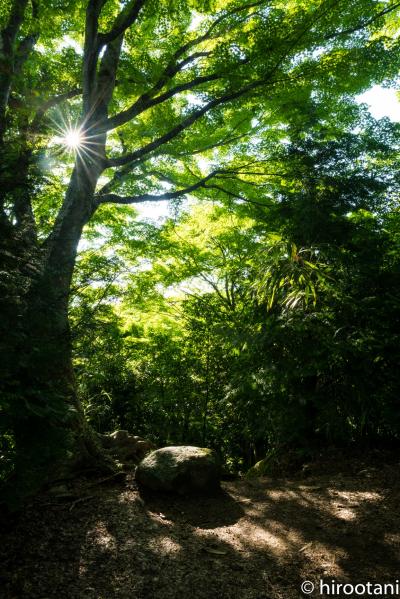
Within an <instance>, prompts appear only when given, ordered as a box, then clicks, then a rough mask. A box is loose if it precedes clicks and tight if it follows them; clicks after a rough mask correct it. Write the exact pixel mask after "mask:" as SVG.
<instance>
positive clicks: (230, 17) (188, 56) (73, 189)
mask: <svg viewBox="0 0 400 599" xmlns="http://www.w3.org/2000/svg"><path fill="white" fill-rule="evenodd" d="M399 6H400V3H398V2H391V3H389V4H388V3H386V2H372V3H371V2H370V1H366V0H358V1H355V2H353V3H352V4H351V6H349V3H348V2H347V1H345V0H323V1H322V2H317V1H316V0H314V1H311V2H307V3H305V2H302V1H290V2H287V1H285V2H283V1H282V2H277V3H275V4H274V5H273V6H271V5H270V2H268V1H266V0H255V1H254V2H235V1H233V2H231V3H229V4H226V3H225V2H218V1H216V2H215V3H210V2H206V1H204V2H202V1H193V0H181V1H180V2H177V3H175V2H174V3H173V4H172V5H171V3H170V2H167V1H165V2H154V1H152V0H128V1H127V2H124V3H122V4H121V3H120V2H117V1H116V0H89V1H88V2H87V3H85V5H84V6H83V5H82V4H81V2H79V1H77V0H69V1H68V2H66V3H63V10H62V11H60V6H59V3H58V2H56V1H54V2H53V1H48V2H40V0H31V2H28V0H23V1H20V0H14V1H10V2H8V3H7V4H6V5H5V6H4V7H3V8H2V13H1V28H2V29H1V40H2V46H1V55H0V63H1V76H0V157H1V163H2V171H1V173H0V190H1V192H0V226H1V234H2V235H1V238H2V247H1V257H2V262H3V264H2V271H3V272H5V273H6V274H5V279H4V281H3V283H2V285H3V289H4V291H5V299H4V302H3V306H2V309H3V310H4V314H5V315H6V318H5V319H4V320H3V325H2V327H3V330H2V331H1V332H2V333H4V335H3V347H2V350H3V351H2V353H3V355H4V360H3V362H2V364H3V365H2V373H1V374H2V392H3V397H4V405H5V412H6V415H8V425H7V426H8V427H9V428H8V430H9V431H11V432H10V434H11V435H12V436H13V437H14V442H15V447H16V451H17V456H19V458H20V459H21V460H22V461H21V464H20V465H19V466H18V468H17V469H19V470H24V468H25V470H26V458H24V457H23V456H25V455H26V454H27V453H30V454H31V453H32V444H34V445H35V447H36V445H38V446H40V447H42V449H43V448H46V447H47V446H48V438H49V436H50V432H51V431H52V432H54V433H55V436H56V437H57V435H58V436H61V437H62V436H63V434H64V433H65V435H66V434H67V432H70V431H72V430H73V431H74V438H75V442H74V445H73V446H71V451H72V453H73V454H77V453H79V454H80V455H81V456H85V455H86V457H87V458H88V457H90V456H92V457H93V458H94V459H95V460H98V459H99V453H98V450H97V446H96V443H95V442H94V440H93V438H92V436H91V435H90V432H89V431H88V430H87V428H86V427H85V423H84V419H83V416H82V412H81V409H80V405H79V401H78V399H77V395H76V391H75V383H74V375H73V372H72V368H71V344H70V334H69V325H68V300H69V295H70V287H71V280H72V275H73V270H74V265H75V261H76V256H77V248H78V244H79V241H80V239H81V236H82V231H83V229H84V227H85V225H87V223H88V222H89V221H90V220H91V219H94V218H99V214H100V215H101V213H102V211H103V210H106V205H107V204H121V205H128V204H134V203H140V202H144V201H147V200H157V201H159V200H174V199H178V198H181V197H184V196H185V195H186V194H188V193H191V194H197V195H198V196H199V197H205V196H207V195H209V194H210V193H211V194H212V193H222V194H225V196H226V197H227V198H230V200H231V201H243V199H244V197H245V194H243V193H240V194H238V195H237V194H233V193H232V192H230V191H229V189H228V190H227V189H226V188H225V186H224V182H225V181H226V180H227V179H231V178H235V177H238V178H239V180H240V172H241V167H243V166H244V165H245V164H246V165H247V164H248V158H246V161H244V162H243V160H242V159H241V156H243V154H244V150H246V152H247V154H248V155H250V157H251V163H252V164H253V165H257V164H258V161H257V157H256V154H257V147H256V146H257V144H256V143H254V140H253V136H254V135H255V133H256V132H257V129H258V127H260V126H261V125H262V126H263V127H266V126H268V127H270V128H271V130H272V132H273V134H272V137H274V136H275V139H279V138H282V137H283V136H284V132H283V131H281V130H280V129H279V116H278V117H277V116H276V115H277V114H278V115H279V113H280V112H282V113H284V111H285V107H286V106H287V105H288V103H289V104H293V101H294V99H296V98H297V99H300V98H302V97H307V96H309V95H310V94H311V93H312V91H313V90H315V89H319V88H321V89H322V88H324V86H329V88H330V89H332V88H334V87H336V93H337V94H340V93H343V92H346V93H353V92H355V91H358V90H359V89H362V88H364V87H366V86H368V85H369V83H370V82H371V81H372V80H376V79H378V78H380V79H382V78H385V77H386V78H390V77H391V76H393V75H394V74H395V73H396V69H397V64H396V61H395V57H396V56H397V49H398V48H397V46H398V41H397V40H396V38H395V37H394V38H393V39H391V38H390V37H389V36H388V35H387V32H386V30H385V22H386V19H387V18H390V17H392V16H393V14H394V13H395V12H396V11H398V9H399ZM71 40H72V43H73V44H72V47H71ZM377 65H378V67H377ZM377 68H379V73H378V70H377ZM349 69H350V70H351V71H352V73H353V77H352V78H349V77H347V73H348V71H349ZM60 107H64V108H63V110H64V111H66V113H67V114H68V119H70V120H71V123H72V124H70V125H62V126H61V129H62V131H61V144H60V145H59V146H58V150H56V151H53V158H52V161H53V162H52V168H53V169H54V170H57V169H58V172H59V177H58V179H57V177H56V176H54V173H49V172H47V173H46V170H45V168H44V165H45V163H46V160H48V156H47V157H46V152H45V149H46V147H47V146H50V148H51V147H52V146H53V145H54V143H55V137H56V135H55V133H56V132H55V129H54V120H56V121H57V120H59V119H60V117H59V114H60V113H57V109H58V108H60ZM67 107H68V108H67ZM59 137H60V133H59ZM252 140H253V142H252ZM252 143H253V146H252ZM65 146H68V147H69V149H70V150H71V151H70V152H69V153H67V152H64V153H63V152H62V148H65ZM50 154H51V152H50ZM199 156H200V157H201V156H203V157H207V158H208V159H209V160H210V161H212V163H213V164H212V166H210V167H209V168H208V169H206V171H204V169H203V171H202V168H201V162H199V160H198V157H199ZM72 158H73V161H72ZM72 162H73V164H72ZM262 168H263V167H262ZM43 218H44V221H43ZM128 218H129V217H128ZM15 264H16V265H17V268H16V269H15V272H11V271H12V270H13V266H14V265H15ZM5 328H6V329H7V331H8V332H7V334H6V333H5V330H4V329H5ZM9 331H10V332H9ZM38 431H41V432H40V433H39V434H38ZM56 433H57V434H56ZM38 436H39V437H41V439H39V440H38ZM77 442H78V443H77ZM77 448H78V449H77ZM39 453H40V452H39ZM50 453H51V452H50ZM44 454H45V458H43V460H42V461H43V464H48V462H49V461H51V459H52V456H51V455H48V454H49V452H48V451H44ZM17 462H18V460H17Z"/></svg>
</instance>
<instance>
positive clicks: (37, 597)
mask: <svg viewBox="0 0 400 599" xmlns="http://www.w3.org/2000/svg"><path fill="white" fill-rule="evenodd" d="M381 458H382V455H380V456H378V457H377V458H376V459H375V460H374V459H371V458H368V461H367V460H357V459H352V460H350V461H346V460H342V461H340V460H339V461H337V460H335V461H332V462H329V461H328V462H321V463H319V464H314V465H311V467H310V468H307V469H306V470H305V471H304V472H302V473H298V474H295V475H293V476H291V477H290V478H268V477H266V478H262V479H256V480H245V479H238V480H235V481H230V482H224V483H223V484H222V487H223V489H222V492H221V493H220V494H217V495H215V496H213V497H197V498H194V497H192V498H188V497H173V496H160V495H146V496H144V495H143V494H140V493H139V491H138V489H137V487H136V484H135V482H134V478H133V476H132V475H127V476H126V478H124V479H123V480H120V481H118V480H116V481H115V480H114V481H111V483H112V484H111V485H110V484H108V485H107V486H105V483H103V484H93V483H92V484H91V486H86V487H84V486H83V483H82V481H81V483H80V486H79V489H78V488H77V487H76V486H75V488H69V489H67V492H66V489H65V487H59V488H56V489H53V490H52V494H50V493H47V494H46V495H42V496H41V497H39V498H37V499H36V500H35V501H34V502H32V503H31V504H30V505H29V506H28V507H27V508H26V509H25V511H24V513H23V514H22V515H21V516H20V517H19V519H18V521H17V522H16V524H15V526H13V527H9V530H8V531H6V532H5V533H4V534H3V535H2V537H3V538H2V542H1V544H0V596H1V598H2V599H3V598H4V599H56V598H57V599H214V598H215V599H291V598H299V597H306V596H307V595H306V594H303V593H302V592H301V590H300V585H301V582H302V581H305V580H308V581H311V582H313V583H315V585H316V589H315V591H314V592H313V593H311V594H310V593H309V594H308V596H312V597H320V596H323V597H325V596H344V595H342V594H341V593H337V594H336V595H335V593H334V592H330V593H327V592H326V591H325V590H324V591H323V592H322V594H321V593H320V590H319V584H320V583H319V581H320V580H323V581H324V582H325V583H328V582H329V583H330V582H331V581H332V580H335V581H336V583H351V584H353V585H355V584H357V583H359V584H361V583H364V584H365V583H367V582H371V583H380V584H383V583H395V582H396V580H398V579H400V529H399V509H400V476H399V475H400V464H399V462H398V458H397V460H396V459H391V460H382V459H381ZM108 483H110V481H108ZM325 589H326V587H325ZM370 594H371V595H372V592H371V593H370ZM346 596H349V595H348V594H347V595H346ZM352 596H354V597H355V596H368V595H367V594H365V595H360V593H358V594H357V595H356V594H355V593H354V594H353V595H352Z"/></svg>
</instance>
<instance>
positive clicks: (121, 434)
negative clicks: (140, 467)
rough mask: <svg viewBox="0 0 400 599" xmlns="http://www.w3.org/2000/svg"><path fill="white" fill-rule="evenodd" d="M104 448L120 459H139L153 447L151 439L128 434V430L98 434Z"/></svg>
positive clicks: (135, 460)
mask: <svg viewBox="0 0 400 599" xmlns="http://www.w3.org/2000/svg"><path fill="white" fill-rule="evenodd" d="M100 441H101V444H102V446H103V447H104V449H106V450H108V451H109V453H110V454H111V455H113V456H115V457H116V458H118V459H119V460H121V461H123V462H124V461H134V462H138V461H140V460H141V459H142V458H143V457H144V456H145V455H146V453H147V452H148V451H151V450H152V449H154V448H155V446H154V445H153V443H151V441H148V440H147V439H143V438H142V437H138V436H136V435H130V434H129V433H128V431H114V432H113V433H111V434H110V435H100Z"/></svg>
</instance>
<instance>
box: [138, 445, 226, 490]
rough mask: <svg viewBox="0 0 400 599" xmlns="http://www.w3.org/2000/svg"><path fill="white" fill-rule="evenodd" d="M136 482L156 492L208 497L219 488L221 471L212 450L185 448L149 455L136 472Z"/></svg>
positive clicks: (164, 450) (169, 449) (165, 448)
mask: <svg viewBox="0 0 400 599" xmlns="http://www.w3.org/2000/svg"><path fill="white" fill-rule="evenodd" d="M135 476H136V480H137V482H138V483H139V484H140V485H142V486H143V487H147V488H148V489H151V490H153V491H172V492H175V493H180V494H184V493H193V492H195V493H207V492H212V491H215V490H216V489H218V488H219V483H220V468H219V464H218V459H217V456H216V454H215V452H214V451H213V450H212V449H207V448H205V447H192V446H190V445H182V446H177V447H162V448H161V449H157V450H156V451H152V452H151V453H149V454H148V455H147V456H146V457H145V458H144V459H143V460H142V461H141V462H140V464H139V465H138V467H137V468H136V475H135Z"/></svg>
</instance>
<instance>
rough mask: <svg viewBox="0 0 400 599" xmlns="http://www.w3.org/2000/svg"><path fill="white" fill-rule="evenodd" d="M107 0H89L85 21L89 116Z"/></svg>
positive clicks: (85, 95)
mask: <svg viewBox="0 0 400 599" xmlns="http://www.w3.org/2000/svg"><path fill="white" fill-rule="evenodd" d="M106 1H107V0H89V2H88V5H87V9H86V19H85V42H84V46H83V112H84V114H85V115H87V114H89V112H90V106H91V96H92V93H93V91H94V88H95V83H96V68H97V60H98V57H99V52H100V48H99V46H98V27H99V16H100V13H101V9H102V8H103V6H104V4H105V3H106Z"/></svg>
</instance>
